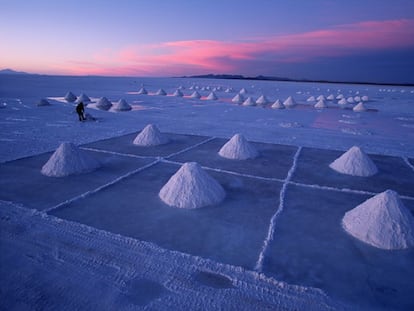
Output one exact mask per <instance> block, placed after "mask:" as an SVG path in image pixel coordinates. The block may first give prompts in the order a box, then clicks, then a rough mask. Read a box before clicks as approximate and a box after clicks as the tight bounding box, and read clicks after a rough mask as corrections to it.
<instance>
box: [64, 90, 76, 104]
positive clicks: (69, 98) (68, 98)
mask: <svg viewBox="0 0 414 311" xmlns="http://www.w3.org/2000/svg"><path fill="white" fill-rule="evenodd" d="M76 99H77V97H76V95H75V94H73V93H72V92H70V91H69V92H67V93H66V95H65V100H66V101H67V102H68V103H73V102H74V101H76Z"/></svg>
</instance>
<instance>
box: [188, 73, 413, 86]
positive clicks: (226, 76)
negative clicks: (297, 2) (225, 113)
mask: <svg viewBox="0 0 414 311" xmlns="http://www.w3.org/2000/svg"><path fill="white" fill-rule="evenodd" d="M180 78H201V79H232V80H261V81H287V82H313V83H340V84H373V85H395V86H414V84H412V83H405V84H401V83H376V82H358V81H329V80H309V79H290V78H284V77H272V76H270V77H269V76H262V75H260V76H256V77H245V76H242V75H231V74H206V75H196V76H183V77H180Z"/></svg>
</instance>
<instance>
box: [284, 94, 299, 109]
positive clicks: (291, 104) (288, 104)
mask: <svg viewBox="0 0 414 311" xmlns="http://www.w3.org/2000/svg"><path fill="white" fill-rule="evenodd" d="M283 105H284V106H285V107H286V108H292V107H294V106H296V102H295V100H294V99H293V97H292V96H289V97H288V98H286V100H285V101H284V102H283Z"/></svg>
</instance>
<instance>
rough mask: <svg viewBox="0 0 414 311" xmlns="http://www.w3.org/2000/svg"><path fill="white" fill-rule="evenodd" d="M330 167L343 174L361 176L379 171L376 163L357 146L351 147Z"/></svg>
mask: <svg viewBox="0 0 414 311" xmlns="http://www.w3.org/2000/svg"><path fill="white" fill-rule="evenodd" d="M329 167H330V168H332V169H333V170H335V171H337V172H339V173H342V174H347V175H352V176H361V177H368V176H372V175H375V174H376V173H377V172H378V168H377V166H376V165H375V163H374V162H372V160H371V159H370V158H369V157H368V155H366V154H365V153H364V152H363V151H362V150H361V149H360V148H359V147H357V146H353V147H352V148H350V149H349V150H348V151H347V152H345V153H344V154H343V155H341V156H340V157H339V158H338V159H336V160H335V161H333V162H332V163H331V164H330V165H329Z"/></svg>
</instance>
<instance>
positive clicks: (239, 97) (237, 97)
mask: <svg viewBox="0 0 414 311" xmlns="http://www.w3.org/2000/svg"><path fill="white" fill-rule="evenodd" d="M231 101H232V102H233V103H236V104H241V103H243V102H244V97H243V95H242V94H240V93H237V94H236V95H235V96H234V97H233V98H232V100H231Z"/></svg>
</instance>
